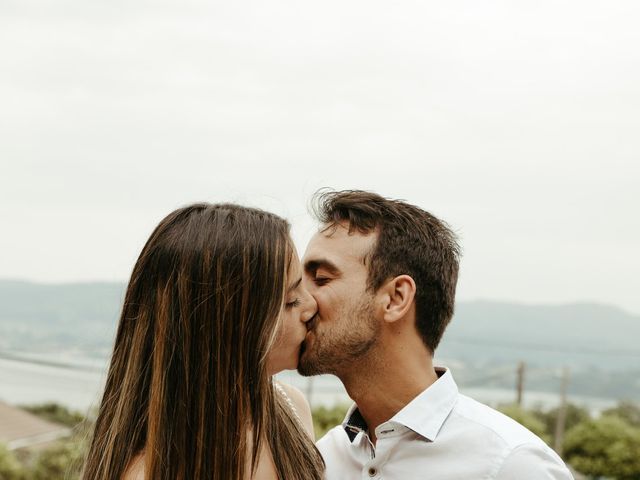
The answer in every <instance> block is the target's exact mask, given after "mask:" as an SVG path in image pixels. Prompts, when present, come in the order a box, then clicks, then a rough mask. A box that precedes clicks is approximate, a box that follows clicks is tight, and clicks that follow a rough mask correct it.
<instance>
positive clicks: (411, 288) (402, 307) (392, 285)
mask: <svg viewBox="0 0 640 480" xmlns="http://www.w3.org/2000/svg"><path fill="white" fill-rule="evenodd" d="M381 291H382V292H383V293H384V295H383V297H382V299H383V305H382V308H383V314H384V321H385V322H389V323H393V322H396V321H398V320H400V319H401V318H403V317H404V316H406V315H407V313H408V312H409V311H410V310H411V307H413V300H414V299H415V296H416V282H414V281H413V278H411V277H410V276H409V275H398V276H397V277H394V278H392V279H391V280H389V281H388V282H387V283H386V284H385V285H384V286H383V287H382V288H381Z"/></svg>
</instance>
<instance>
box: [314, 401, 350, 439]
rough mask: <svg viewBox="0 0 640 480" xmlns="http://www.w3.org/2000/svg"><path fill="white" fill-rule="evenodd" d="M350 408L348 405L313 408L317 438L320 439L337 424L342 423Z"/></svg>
mask: <svg viewBox="0 0 640 480" xmlns="http://www.w3.org/2000/svg"><path fill="white" fill-rule="evenodd" d="M348 409H349V407H348V406H346V405H337V406H335V407H333V408H326V407H316V408H314V409H313V412H312V413H313V429H314V430H315V434H316V439H320V438H322V437H323V436H324V434H325V433H327V432H328V431H329V430H331V429H332V428H333V427H335V426H336V425H340V424H341V423H342V421H343V420H344V416H345V415H346V414H347V410H348Z"/></svg>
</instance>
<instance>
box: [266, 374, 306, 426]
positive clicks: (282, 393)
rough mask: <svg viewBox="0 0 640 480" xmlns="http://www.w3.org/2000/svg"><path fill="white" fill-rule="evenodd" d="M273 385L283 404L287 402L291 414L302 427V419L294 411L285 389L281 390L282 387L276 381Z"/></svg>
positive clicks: (294, 408) (296, 411)
mask: <svg viewBox="0 0 640 480" xmlns="http://www.w3.org/2000/svg"><path fill="white" fill-rule="evenodd" d="M273 384H274V385H275V387H276V390H278V392H280V394H281V395H282V397H283V398H284V400H285V402H287V405H289V408H290V409H291V411H292V412H293V415H294V416H295V417H296V418H297V419H298V422H299V423H300V425H303V423H302V419H301V418H300V415H298V410H296V406H295V405H294V404H293V401H291V397H289V395H288V394H287V392H286V391H285V389H284V388H282V385H280V384H279V383H278V382H277V381H274V382H273Z"/></svg>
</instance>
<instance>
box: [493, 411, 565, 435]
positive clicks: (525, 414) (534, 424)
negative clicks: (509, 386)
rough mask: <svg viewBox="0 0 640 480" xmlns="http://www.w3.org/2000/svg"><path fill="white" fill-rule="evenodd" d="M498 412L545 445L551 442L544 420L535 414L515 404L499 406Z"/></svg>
mask: <svg viewBox="0 0 640 480" xmlns="http://www.w3.org/2000/svg"><path fill="white" fill-rule="evenodd" d="M498 410H499V411H500V412H502V413H504V414H505V415H506V416H508V417H511V418H512V419H514V420H515V421H516V422H518V423H519V424H520V425H523V426H524V427H525V428H527V429H528V430H530V431H532V432H533V433H535V434H536V435H537V436H539V437H540V438H541V439H542V440H544V442H545V443H547V444H549V443H550V442H551V438H552V436H551V433H550V432H549V431H548V430H547V426H546V424H545V422H544V420H543V419H541V418H540V417H539V416H537V415H536V412H534V411H530V410H525V409H524V408H522V407H521V406H519V405H516V404H508V405H501V406H500V407H498Z"/></svg>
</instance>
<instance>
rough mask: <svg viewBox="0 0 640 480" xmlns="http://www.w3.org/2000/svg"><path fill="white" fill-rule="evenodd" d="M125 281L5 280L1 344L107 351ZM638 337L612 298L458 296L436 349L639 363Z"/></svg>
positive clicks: (487, 359)
mask: <svg viewBox="0 0 640 480" xmlns="http://www.w3.org/2000/svg"><path fill="white" fill-rule="evenodd" d="M124 289H125V286H124V285H123V284H121V283H78V284H61V285H45V284H37V283H29V282H19V281H6V280H5V281H0V351H6V350H14V351H33V352H38V353H46V352H52V353H53V352H59V351H61V350H65V351H69V350H77V351H79V352H82V353H84V354H88V355H94V356H106V355H108V352H109V351H110V348H111V342H112V341H113V336H114V332H115V326H116V324H117V321H118V315H119V312H120V308H121V305H122V301H123V295H124ZM639 338H640V316H636V315H631V314H629V313H626V312H624V311H622V310H620V309H618V308H615V307H611V306H606V305H598V304H588V303H581V304H571V305H559V306H547V305H524V304H515V303H505V302H494V301H474V302H460V303H458V305H457V307H456V314H455V317H454V319H453V320H452V322H451V324H450V326H449V328H448V330H447V332H446V334H445V337H444V340H443V342H442V344H441V346H440V348H439V349H438V351H437V352H436V353H437V354H436V357H438V358H443V359H453V360H455V361H459V362H463V363H465V364H467V365H472V366H475V367H476V368H481V367H482V368H484V367H485V366H486V365H499V364H507V365H509V364H514V363H516V362H517V361H519V360H524V361H526V362H527V363H529V364H530V365H532V366H541V367H545V366H547V367H549V366H562V365H569V366H571V367H572V368H573V369H576V370H581V369H582V370H585V369H594V368H595V369H598V370H602V371H628V370H640V346H639V345H640V342H638V339H639Z"/></svg>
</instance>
